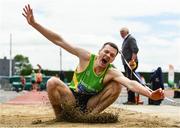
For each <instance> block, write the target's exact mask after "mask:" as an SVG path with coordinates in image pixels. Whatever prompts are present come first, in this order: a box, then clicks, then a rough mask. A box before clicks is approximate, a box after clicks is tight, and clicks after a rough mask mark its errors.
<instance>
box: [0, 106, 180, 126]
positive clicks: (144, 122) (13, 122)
mask: <svg viewBox="0 0 180 128" xmlns="http://www.w3.org/2000/svg"><path fill="white" fill-rule="evenodd" d="M105 112H112V113H114V114H118V115H119V116H118V122H117V123H104V124H103V123H70V122H65V121H61V122H57V121H56V120H55V117H54V113H53V110H52V108H51V106H50V105H8V104H0V127H31V128H32V127H49V128H56V127H62V128H64V127H70V128H71V127H78V128H85V127H93V128H94V127H97V128H100V127H115V128H119V127H138V128H139V127H168V128H169V127H180V121H178V120H174V119H173V118H169V117H162V116H157V115H153V113H152V114H150V113H142V112H135V111H131V110H127V109H125V108H114V107H109V108H108V109H106V111H105Z"/></svg>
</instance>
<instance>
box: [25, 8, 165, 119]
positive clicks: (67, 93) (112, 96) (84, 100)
mask: <svg viewBox="0 0 180 128" xmlns="http://www.w3.org/2000/svg"><path fill="white" fill-rule="evenodd" d="M23 10H24V12H23V16H24V17H25V18H26V19H27V22H28V23H29V25H31V26H32V27H33V28H35V29H36V30H37V31H39V32H40V33H41V34H42V35H43V36H45V37H46V38H47V39H48V40H50V41H51V42H52V43H54V44H56V45H58V46H60V47H61V48H63V49H65V50H66V51H68V52H69V53H71V54H73V55H75V56H76V57H78V58H79V64H78V66H77V68H76V70H75V71H74V75H73V79H72V81H71V83H70V85H68V86H67V85H66V84H65V83H64V82H63V81H61V80H60V79H58V78H56V77H52V78H50V79H49V80H48V82H47V92H48V96H49V100H50V102H51V104H52V107H53V109H54V112H55V115H56V118H58V117H59V116H60V115H61V111H62V110H63V107H64V104H66V105H67V104H68V105H70V106H79V107H80V109H81V110H82V111H86V110H88V112H89V113H90V114H97V113H100V112H102V111H103V110H104V109H106V108H107V107H108V106H109V105H111V104H112V103H113V102H114V101H115V100H116V99H117V98H118V96H119V94H120V92H121V89H122V86H125V87H127V88H129V89H130V90H132V91H134V92H137V93H140V94H142V95H144V96H147V97H149V98H151V99H153V100H159V99H163V98H164V92H163V91H162V90H161V89H158V90H155V91H152V92H151V91H149V90H148V89H146V88H145V87H144V86H142V85H140V84H139V83H138V82H136V81H133V80H129V79H128V78H126V77H125V76H124V75H123V74H122V73H121V72H120V71H118V70H117V69H115V68H113V67H112V65H111V63H112V62H113V61H114V59H115V57H116V55H117V54H118V47H117V46H116V45H115V44H114V43H111V42H107V43H105V44H104V45H103V46H102V48H101V49H100V50H99V52H98V54H97V55H94V54H91V53H90V52H88V51H86V50H85V49H82V48H79V47H77V46H74V45H73V44H72V43H69V42H66V41H65V40H64V39H63V38H62V37H61V36H60V35H58V34H57V33H55V32H52V31H51V30H49V29H47V28H45V27H43V26H42V25H41V24H39V23H38V22H36V21H35V19H34V16H33V11H32V9H31V7H30V5H27V6H25V8H24V9H23Z"/></svg>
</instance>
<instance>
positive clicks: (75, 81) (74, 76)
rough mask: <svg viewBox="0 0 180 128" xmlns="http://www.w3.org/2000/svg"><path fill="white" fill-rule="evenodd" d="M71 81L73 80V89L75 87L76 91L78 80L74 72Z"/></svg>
mask: <svg viewBox="0 0 180 128" xmlns="http://www.w3.org/2000/svg"><path fill="white" fill-rule="evenodd" d="M73 81H74V85H75V89H76V91H78V88H77V86H78V81H77V77H76V73H74V75H73Z"/></svg>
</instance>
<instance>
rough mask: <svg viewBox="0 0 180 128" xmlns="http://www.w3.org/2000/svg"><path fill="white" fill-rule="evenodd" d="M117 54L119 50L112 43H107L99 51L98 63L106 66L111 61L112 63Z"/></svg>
mask: <svg viewBox="0 0 180 128" xmlns="http://www.w3.org/2000/svg"><path fill="white" fill-rule="evenodd" d="M116 55H117V50H116V49H115V48H113V47H111V46H110V45H105V46H104V48H102V49H101V50H100V51H99V57H98V64H99V66H101V67H103V68H105V67H106V66H108V65H109V64H110V63H112V62H113V61H114V59H115V57H116Z"/></svg>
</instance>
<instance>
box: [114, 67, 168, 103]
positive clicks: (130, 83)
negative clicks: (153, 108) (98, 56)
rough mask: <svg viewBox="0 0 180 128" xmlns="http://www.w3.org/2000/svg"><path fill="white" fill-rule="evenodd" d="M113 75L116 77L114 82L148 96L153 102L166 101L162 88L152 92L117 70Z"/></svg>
mask: <svg viewBox="0 0 180 128" xmlns="http://www.w3.org/2000/svg"><path fill="white" fill-rule="evenodd" d="M113 75H114V76H115V77H113V80H114V81H117V82H119V83H120V84H122V85H124V86H125V87H127V88H128V89H130V90H131V91H133V92H136V93H139V94H141V95H144V96H147V97H149V98H151V99H152V100H160V99H164V91H163V90H162V89H161V88H160V89H157V90H155V91H150V90H148V89H147V88H145V87H144V86H142V85H141V84H140V83H138V82H137V81H134V80H130V79H128V78H127V77H125V76H124V75H123V74H122V73H121V72H119V71H117V70H114V72H113Z"/></svg>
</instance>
